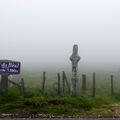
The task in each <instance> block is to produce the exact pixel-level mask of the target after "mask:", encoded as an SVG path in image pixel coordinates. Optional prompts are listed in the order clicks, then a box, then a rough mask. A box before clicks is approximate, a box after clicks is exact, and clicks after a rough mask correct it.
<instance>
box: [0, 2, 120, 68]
mask: <svg viewBox="0 0 120 120" xmlns="http://www.w3.org/2000/svg"><path fill="white" fill-rule="evenodd" d="M73 44H78V46H79V55H80V56H81V61H80V65H83V66H90V65H93V64H94V65H98V66H99V65H100V66H102V65H103V66H105V65H106V66H116V67H117V66H118V68H119V67H120V53H119V51H120V0H1V1H0V58H1V59H12V60H18V61H21V62H22V63H23V65H34V64H33V63H35V64H36V63H37V64H39V66H43V65H45V64H46V65H48V66H49V65H51V66H53V67H59V66H60V65H62V66H63V67H65V66H67V65H71V63H70V60H69V57H70V55H71V54H72V46H73ZM54 63H55V65H54Z"/></svg>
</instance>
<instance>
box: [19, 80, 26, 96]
mask: <svg viewBox="0 0 120 120" xmlns="http://www.w3.org/2000/svg"><path fill="white" fill-rule="evenodd" d="M20 83H21V95H23V96H24V94H25V86H24V79H23V78H22V79H21V81H20Z"/></svg>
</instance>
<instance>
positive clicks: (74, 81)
mask: <svg viewBox="0 0 120 120" xmlns="http://www.w3.org/2000/svg"><path fill="white" fill-rule="evenodd" d="M70 60H71V62H72V84H71V95H72V96H75V95H76V92H77V82H78V78H77V72H78V62H79V60H80V56H78V45H74V46H73V53H72V55H71V57H70Z"/></svg>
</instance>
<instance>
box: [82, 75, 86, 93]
mask: <svg viewBox="0 0 120 120" xmlns="http://www.w3.org/2000/svg"><path fill="white" fill-rule="evenodd" d="M82 91H83V93H85V92H86V75H85V74H83V75H82Z"/></svg>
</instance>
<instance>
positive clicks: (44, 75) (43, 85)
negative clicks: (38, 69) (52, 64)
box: [42, 72, 46, 93]
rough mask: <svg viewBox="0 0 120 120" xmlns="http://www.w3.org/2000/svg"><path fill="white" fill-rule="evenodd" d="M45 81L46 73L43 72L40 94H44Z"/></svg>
mask: <svg viewBox="0 0 120 120" xmlns="http://www.w3.org/2000/svg"><path fill="white" fill-rule="evenodd" d="M45 81H46V72H43V81H42V93H44V90H45Z"/></svg>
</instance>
